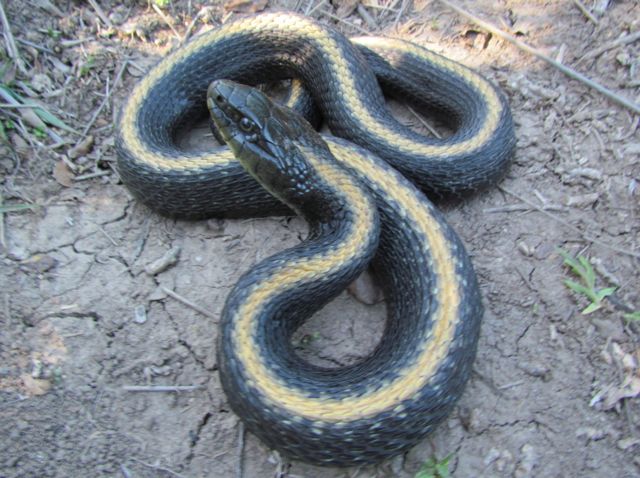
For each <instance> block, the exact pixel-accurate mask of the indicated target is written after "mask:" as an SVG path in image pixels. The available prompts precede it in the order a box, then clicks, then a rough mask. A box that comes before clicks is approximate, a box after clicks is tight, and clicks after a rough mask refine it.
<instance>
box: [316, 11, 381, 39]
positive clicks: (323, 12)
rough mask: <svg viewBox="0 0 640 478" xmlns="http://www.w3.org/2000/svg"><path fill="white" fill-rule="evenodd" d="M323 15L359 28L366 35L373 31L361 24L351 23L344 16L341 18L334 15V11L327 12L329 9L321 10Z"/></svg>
mask: <svg viewBox="0 0 640 478" xmlns="http://www.w3.org/2000/svg"><path fill="white" fill-rule="evenodd" d="M320 13H321V14H322V15H324V16H325V17H329V18H333V19H334V20H335V21H337V22H338V23H344V24H345V25H348V26H350V27H351V28H355V29H356V30H358V31H359V32H360V33H364V34H365V35H369V34H370V33H371V32H368V31H367V30H365V29H364V28H362V27H361V26H359V25H356V24H355V23H351V22H348V21H346V20H345V19H344V18H340V17H338V16H337V15H334V14H333V13H330V12H327V11H324V10H323V11H321V12H320Z"/></svg>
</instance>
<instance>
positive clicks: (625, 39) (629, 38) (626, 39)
mask: <svg viewBox="0 0 640 478" xmlns="http://www.w3.org/2000/svg"><path fill="white" fill-rule="evenodd" d="M637 40H640V31H637V32H635V33H629V34H628V35H624V36H622V37H620V38H618V39H617V40H613V41H611V42H609V43H607V44H606V45H602V46H601V47H600V48H596V49H595V50H591V51H590V52H588V53H586V54H584V55H583V56H582V58H580V59H579V60H578V61H577V63H580V62H582V61H584V60H588V59H590V58H595V57H597V56H600V55H602V54H603V53H604V52H605V51H609V50H612V49H614V48H616V47H618V46H622V45H626V44H628V43H633V42H634V41H637Z"/></svg>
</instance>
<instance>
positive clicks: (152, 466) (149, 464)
mask: <svg viewBox="0 0 640 478" xmlns="http://www.w3.org/2000/svg"><path fill="white" fill-rule="evenodd" d="M131 459H132V460H133V461H135V462H138V463H140V464H141V465H144V466H146V467H148V468H153V469H154V470H160V471H164V472H166V473H169V474H170V475H173V476H177V477H178V478H187V477H186V476H185V475H181V474H180V473H178V472H177V471H173V470H172V469H171V468H167V467H166V466H161V465H152V464H151V463H147V462H145V461H142V460H139V459H138V458H131Z"/></svg>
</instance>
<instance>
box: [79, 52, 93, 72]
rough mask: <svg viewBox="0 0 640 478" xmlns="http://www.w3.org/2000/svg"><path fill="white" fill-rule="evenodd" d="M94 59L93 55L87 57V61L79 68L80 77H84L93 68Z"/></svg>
mask: <svg viewBox="0 0 640 478" xmlns="http://www.w3.org/2000/svg"><path fill="white" fill-rule="evenodd" d="M95 63H96V59H95V57H94V56H93V55H89V56H88V57H87V61H86V62H84V64H83V65H82V66H81V67H80V76H86V75H87V74H88V73H89V72H90V71H91V69H92V68H93V67H94V66H95Z"/></svg>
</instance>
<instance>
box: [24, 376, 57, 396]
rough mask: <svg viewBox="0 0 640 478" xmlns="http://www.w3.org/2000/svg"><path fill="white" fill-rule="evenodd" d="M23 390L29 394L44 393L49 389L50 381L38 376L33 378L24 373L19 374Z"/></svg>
mask: <svg viewBox="0 0 640 478" xmlns="http://www.w3.org/2000/svg"><path fill="white" fill-rule="evenodd" d="M20 378H21V379H22V384H23V386H24V390H25V392H26V393H27V395H29V396H32V397H33V396H38V395H44V394H45V393H47V392H48V391H49V390H50V389H51V382H49V380H44V379H40V378H33V377H32V376H31V375H29V374H27V373H25V374H22V375H21V376H20Z"/></svg>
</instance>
